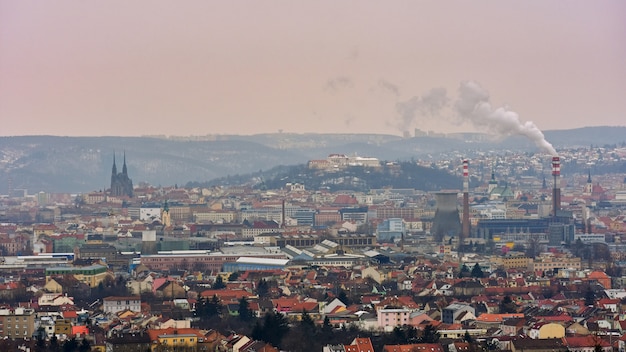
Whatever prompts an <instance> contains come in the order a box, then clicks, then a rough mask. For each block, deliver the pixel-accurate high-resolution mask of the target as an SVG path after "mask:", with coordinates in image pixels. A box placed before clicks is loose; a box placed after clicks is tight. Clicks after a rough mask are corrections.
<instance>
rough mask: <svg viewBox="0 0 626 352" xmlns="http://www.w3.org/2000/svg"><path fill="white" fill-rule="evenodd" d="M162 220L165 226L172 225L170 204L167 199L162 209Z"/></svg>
mask: <svg viewBox="0 0 626 352" xmlns="http://www.w3.org/2000/svg"><path fill="white" fill-rule="evenodd" d="M161 221H162V222H163V226H172V217H171V216H170V206H169V204H167V200H166V201H165V204H163V209H162V210H161Z"/></svg>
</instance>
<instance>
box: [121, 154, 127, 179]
mask: <svg viewBox="0 0 626 352" xmlns="http://www.w3.org/2000/svg"><path fill="white" fill-rule="evenodd" d="M122 173H123V174H124V175H128V170H127V169H126V151H124V165H123V166H122Z"/></svg>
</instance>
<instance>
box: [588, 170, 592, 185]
mask: <svg viewBox="0 0 626 352" xmlns="http://www.w3.org/2000/svg"><path fill="white" fill-rule="evenodd" d="M587 183H591V169H589V176H588V177H587Z"/></svg>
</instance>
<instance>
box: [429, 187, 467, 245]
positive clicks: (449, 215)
mask: <svg viewBox="0 0 626 352" xmlns="http://www.w3.org/2000/svg"><path fill="white" fill-rule="evenodd" d="M456 198H457V192H437V193H435V200H436V202H437V210H436V211H435V218H434V219H433V226H432V228H431V229H430V233H431V234H432V235H433V239H434V240H435V242H436V243H440V242H441V241H442V240H443V239H444V237H447V236H450V237H455V238H458V236H459V234H460V233H461V218H460V217H459V209H458V208H457V200H456Z"/></svg>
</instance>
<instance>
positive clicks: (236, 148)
mask: <svg viewBox="0 0 626 352" xmlns="http://www.w3.org/2000/svg"><path fill="white" fill-rule="evenodd" d="M545 135H546V138H547V140H548V141H550V142H551V143H553V144H554V146H555V147H556V148H557V149H558V148H565V147H576V146H577V147H589V146H590V145H595V146H602V145H606V144H617V145H621V144H623V143H625V142H626V127H587V128H580V129H574V130H563V131H545ZM507 149H509V150H514V151H536V150H537V149H536V147H535V146H534V145H532V143H530V142H529V141H527V140H526V139H524V138H522V137H511V138H507V139H505V140H502V141H494V140H492V139H490V138H489V137H488V136H486V135H483V134H479V133H465V134H453V135H448V136H446V137H445V138H444V137H418V138H402V137H399V136H392V135H382V134H290V133H276V134H259V135H252V136H236V135H214V136H206V137H193V138H191V137H189V138H184V137H176V138H157V137H54V136H20V137H0V194H7V192H8V187H9V179H10V180H11V185H12V188H13V189H28V191H29V193H31V194H32V193H35V192H39V191H46V192H88V191H93V190H100V189H104V188H108V187H109V184H110V176H111V165H112V161H113V154H114V152H115V153H116V155H117V157H118V160H119V161H120V162H121V157H122V153H123V152H126V160H127V165H128V172H129V174H130V177H131V178H132V179H133V182H134V184H135V185H139V184H140V183H141V182H147V183H149V184H152V185H174V184H178V185H184V184H186V183H187V182H190V181H195V182H206V181H210V180H213V179H217V178H220V177H224V176H227V175H231V176H233V175H244V174H249V173H255V172H259V171H261V170H270V169H272V168H274V167H276V166H279V165H298V164H305V163H306V162H307V161H308V160H310V159H323V158H325V157H326V156H327V155H328V154H331V153H342V154H349V155H353V154H357V155H360V156H371V157H376V158H378V159H380V160H389V161H403V160H411V159H437V158H439V157H441V155H442V153H450V152H454V151H457V153H456V154H459V153H463V155H467V156H468V157H469V156H471V153H473V152H476V151H485V150H495V151H503V150H507ZM119 165H121V164H118V167H119Z"/></svg>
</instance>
